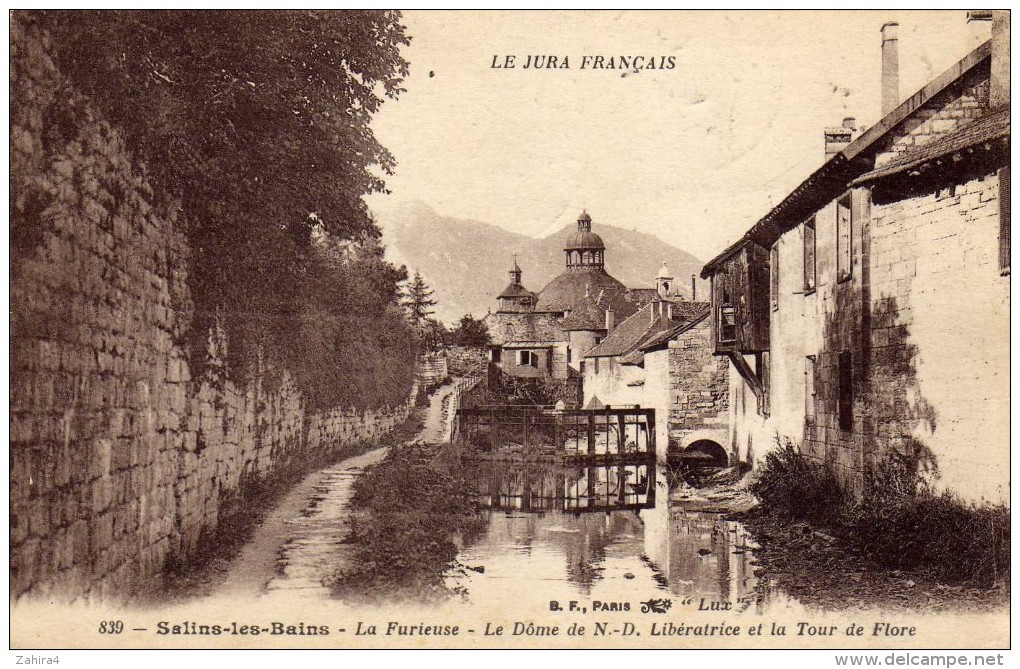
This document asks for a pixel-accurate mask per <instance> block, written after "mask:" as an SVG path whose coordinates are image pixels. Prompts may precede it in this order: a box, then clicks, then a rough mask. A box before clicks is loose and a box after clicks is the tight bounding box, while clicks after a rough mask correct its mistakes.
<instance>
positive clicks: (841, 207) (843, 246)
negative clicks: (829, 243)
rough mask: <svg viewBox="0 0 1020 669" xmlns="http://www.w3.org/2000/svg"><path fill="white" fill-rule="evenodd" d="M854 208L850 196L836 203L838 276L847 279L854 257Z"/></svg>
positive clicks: (842, 279)
mask: <svg viewBox="0 0 1020 669" xmlns="http://www.w3.org/2000/svg"><path fill="white" fill-rule="evenodd" d="M853 220H854V218H853V208H852V207H851V206H850V196H849V195H848V196H846V197H845V198H843V199H842V200H840V201H839V202H837V203H836V278H837V279H838V280H839V281H845V280H847V279H849V278H850V274H851V269H850V267H851V265H850V263H851V261H852V259H853Z"/></svg>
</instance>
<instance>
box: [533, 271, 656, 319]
mask: <svg viewBox="0 0 1020 669" xmlns="http://www.w3.org/2000/svg"><path fill="white" fill-rule="evenodd" d="M626 292H627V287H626V286H624V285H623V284H622V283H620V282H619V281H618V280H617V279H615V278H613V276H611V275H610V274H608V273H606V271H605V270H604V269H601V268H596V267H583V268H574V269H568V270H566V271H565V272H563V274H560V275H559V276H558V277H556V278H555V279H553V280H552V281H550V282H549V283H548V285H546V287H545V288H543V289H542V292H540V293H539V294H538V303H537V304H536V305H535V311H556V312H564V311H566V310H567V309H576V308H577V306H578V305H580V304H581V303H582V301H584V300H585V299H586V295H588V296H591V297H593V298H595V299H597V300H599V303H600V304H601V305H602V306H604V307H606V308H612V310H613V311H614V312H615V313H616V318H617V320H619V319H621V318H625V317H627V316H630V315H631V314H632V313H634V311H635V309H637V307H636V306H635V305H634V304H633V303H632V302H630V301H629V300H627V299H626Z"/></svg>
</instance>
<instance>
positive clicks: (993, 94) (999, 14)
mask: <svg viewBox="0 0 1020 669" xmlns="http://www.w3.org/2000/svg"><path fill="white" fill-rule="evenodd" d="M991 77H992V80H991V90H990V91H989V94H988V105H989V106H990V107H991V108H992V109H998V108H999V107H1005V106H1006V105H1008V104H1009V11H1008V10H1005V9H996V10H993V11H992V75H991Z"/></svg>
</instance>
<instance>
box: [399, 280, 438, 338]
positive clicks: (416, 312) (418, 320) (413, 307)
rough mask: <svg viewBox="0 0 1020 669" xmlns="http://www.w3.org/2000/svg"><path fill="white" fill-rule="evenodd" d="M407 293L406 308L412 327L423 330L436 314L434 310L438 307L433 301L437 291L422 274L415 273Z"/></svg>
mask: <svg viewBox="0 0 1020 669" xmlns="http://www.w3.org/2000/svg"><path fill="white" fill-rule="evenodd" d="M405 291H406V292H405V294H404V308H405V309H407V315H408V318H409V320H410V321H411V325H413V326H415V327H416V328H418V329H419V330H423V329H424V327H425V322H426V321H427V320H428V319H429V317H430V316H432V314H434V313H435V312H434V311H433V309H432V307H434V306H436V301H435V300H433V299H432V294H433V293H434V292H435V291H433V290H432V289H431V288H429V287H428V285H427V284H426V283H425V280H424V279H423V278H421V272H415V273H414V278H413V279H411V281H410V282H409V283H408V284H407V286H406V288H405Z"/></svg>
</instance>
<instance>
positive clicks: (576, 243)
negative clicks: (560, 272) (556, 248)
mask: <svg viewBox="0 0 1020 669" xmlns="http://www.w3.org/2000/svg"><path fill="white" fill-rule="evenodd" d="M563 250H564V251H565V252H566V254H567V269H580V270H589V269H597V270H601V269H603V268H604V266H605V253H606V245H605V244H604V243H603V242H602V238H601V237H599V236H598V235H597V234H595V233H594V232H592V231H591V216H589V215H588V212H587V211H582V212H581V215H580V216H578V217H577V232H575V233H574V234H573V235H572V236H571V237H570V239H568V240H567V245H566V246H565V247H564V248H563Z"/></svg>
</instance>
